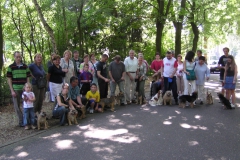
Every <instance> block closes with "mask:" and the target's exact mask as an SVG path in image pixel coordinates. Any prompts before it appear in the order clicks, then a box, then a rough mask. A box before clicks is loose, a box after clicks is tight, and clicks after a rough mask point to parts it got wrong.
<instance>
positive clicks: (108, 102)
mask: <svg viewBox="0 0 240 160" xmlns="http://www.w3.org/2000/svg"><path fill="white" fill-rule="evenodd" d="M98 104H99V105H101V106H102V112H104V107H105V106H106V105H107V106H109V107H110V108H111V111H112V112H113V111H114V105H115V96H111V97H110V98H102V99H100V102H99V103H98Z"/></svg>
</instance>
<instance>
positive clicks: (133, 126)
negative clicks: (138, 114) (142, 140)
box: [127, 124, 142, 129]
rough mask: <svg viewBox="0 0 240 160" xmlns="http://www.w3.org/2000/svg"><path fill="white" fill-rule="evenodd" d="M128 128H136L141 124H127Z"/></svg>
mask: <svg viewBox="0 0 240 160" xmlns="http://www.w3.org/2000/svg"><path fill="white" fill-rule="evenodd" d="M127 127H128V128H136V129H139V128H141V127H142V125H140V124H136V125H127Z"/></svg>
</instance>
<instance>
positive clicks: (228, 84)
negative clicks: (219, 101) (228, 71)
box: [224, 77, 236, 90]
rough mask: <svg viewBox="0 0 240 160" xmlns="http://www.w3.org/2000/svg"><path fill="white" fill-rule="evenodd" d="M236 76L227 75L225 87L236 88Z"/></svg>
mask: <svg viewBox="0 0 240 160" xmlns="http://www.w3.org/2000/svg"><path fill="white" fill-rule="evenodd" d="M233 80H234V77H226V79H225V83H224V88H225V89H231V90H232V89H235V88H236V83H233Z"/></svg>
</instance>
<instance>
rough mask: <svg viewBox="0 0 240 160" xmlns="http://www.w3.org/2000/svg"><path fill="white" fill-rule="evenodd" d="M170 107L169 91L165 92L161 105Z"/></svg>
mask: <svg viewBox="0 0 240 160" xmlns="http://www.w3.org/2000/svg"><path fill="white" fill-rule="evenodd" d="M167 103H169V105H172V92H171V91H166V92H165V94H164V96H163V105H167Z"/></svg>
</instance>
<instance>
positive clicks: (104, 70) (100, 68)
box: [96, 61, 107, 79]
mask: <svg viewBox="0 0 240 160" xmlns="http://www.w3.org/2000/svg"><path fill="white" fill-rule="evenodd" d="M96 66H97V71H100V74H101V75H102V76H103V77H105V78H107V64H106V63H105V62H101V61H99V62H98V63H97V64H96ZM99 79H101V78H99Z"/></svg>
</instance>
